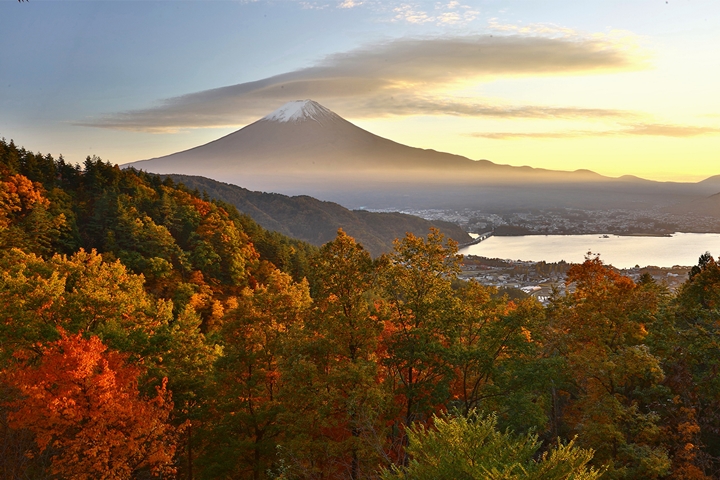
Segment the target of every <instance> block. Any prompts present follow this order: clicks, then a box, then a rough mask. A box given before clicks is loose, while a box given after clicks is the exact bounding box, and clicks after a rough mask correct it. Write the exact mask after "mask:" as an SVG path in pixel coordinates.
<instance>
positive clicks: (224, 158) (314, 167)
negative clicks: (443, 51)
mask: <svg viewBox="0 0 720 480" xmlns="http://www.w3.org/2000/svg"><path fill="white" fill-rule="evenodd" d="M126 166H128V167H135V168H138V169H142V170H145V171H148V172H153V173H161V174H162V173H179V174H186V175H201V176H204V177H210V178H213V179H216V180H220V181H225V182H229V183H233V184H236V185H240V186H243V187H245V188H249V189H251V190H264V191H271V192H278V193H285V194H292V195H297V194H307V195H313V196H316V197H319V198H322V199H327V200H334V201H339V202H340V203H343V202H346V205H349V204H351V203H354V204H356V205H362V206H370V205H373V204H377V205H378V206H380V205H381V204H383V200H382V199H383V198H385V199H387V198H390V197H391V196H392V197H393V198H395V200H393V202H397V204H398V205H400V202H403V204H407V205H408V206H412V207H413V208H416V207H417V206H418V205H421V204H427V205H430V203H428V199H431V198H432V199H434V200H433V204H439V203H442V204H443V205H446V204H447V202H448V201H449V199H450V198H451V197H452V198H455V197H457V198H460V197H458V195H459V192H461V191H463V192H465V193H464V195H467V196H468V197H469V198H473V199H474V201H475V200H477V201H482V202H483V205H484V206H487V204H488V203H487V202H488V201H490V200H495V199H496V198H497V199H498V204H499V205H500V206H506V205H508V204H511V203H513V202H514V203H518V204H522V205H535V206H537V205H538V204H539V202H540V201H545V200H544V199H548V198H550V197H552V196H553V195H554V197H553V198H556V197H557V198H560V197H562V198H561V200H562V201H565V200H564V199H565V198H566V197H567V198H571V197H572V202H574V203H572V202H570V201H569V200H568V201H567V202H566V203H568V204H572V205H579V203H578V202H579V201H581V200H582V201H585V202H586V203H588V204H592V205H594V204H595V203H593V202H596V201H599V200H598V199H597V198H595V197H592V196H591V195H589V193H588V192H589V189H588V188H589V187H588V185H590V184H598V185H599V184H604V182H606V181H608V180H611V179H609V178H607V177H603V176H601V175H598V174H596V173H593V172H587V171H586V172H582V171H578V172H557V171H551V170H543V169H537V168H530V167H513V166H510V165H498V164H495V163H492V162H490V161H487V160H478V161H473V160H470V159H469V158H466V157H462V156H460V155H453V154H450V153H443V152H437V151H435V150H425V149H422V148H414V147H409V146H407V145H402V144H399V143H397V142H393V141H392V140H388V139H387V138H383V137H379V136H377V135H374V134H372V133H370V132H368V131H366V130H363V129H362V128H360V127H358V126H356V125H353V124H352V123H350V122H348V121H347V120H345V119H344V118H342V117H341V116H340V115H337V114H336V113H334V112H332V111H331V110H330V109H328V108H326V107H324V106H322V105H320V104H319V103H317V102H314V101H312V100H296V101H292V102H289V103H286V104H284V105H283V106H281V107H280V108H278V109H277V110H275V111H273V112H272V113H270V114H269V115H266V116H265V117H263V118H261V119H259V120H258V121H256V122H254V123H251V124H250V125H247V126H246V127H244V128H241V129H240V130H238V131H236V132H233V133H231V134H229V135H226V136H224V137H222V138H219V139H217V140H215V141H212V142H210V143H207V144H205V145H201V146H199V147H195V148H191V149H190V150H185V151H183V152H178V153H173V154H172V155H167V156H164V157H159V158H153V159H150V160H142V161H138V162H133V163H130V164H127V165H126ZM621 183H622V189H627V188H631V189H632V188H635V189H636V190H637V185H636V183H637V182H629V183H628V182H621ZM650 183H653V182H650ZM580 184H582V187H577V185H580ZM543 185H544V186H543ZM551 185H552V188H551V187H550V186H551ZM561 185H567V186H568V187H567V188H566V187H562V188H561ZM520 186H522V187H521V188H520ZM549 188H551V190H552V191H553V192H554V193H552V194H548V193H547V192H548V191H549V190H548V189H549ZM568 188H574V189H575V190H574V191H573V192H574V193H572V194H568V193H567V192H568ZM618 188H620V187H618ZM622 189H621V190H622ZM535 191H537V192H540V193H538V194H537V195H535V194H534V193H533V192H535ZM623 191H624V190H623ZM480 192H482V193H483V195H481V194H480ZM498 192H500V193H498ZM600 194H601V195H600V197H599V198H600V200H602V201H603V202H605V203H607V201H606V200H603V199H605V198H606V197H607V194H606V191H605V190H602V191H600ZM533 195H534V196H533ZM572 195H574V196H572ZM576 197H577V198H576ZM351 198H353V199H355V200H352V201H350V200H348V199H351ZM557 198H556V199H557ZM612 198H616V199H617V201H618V202H625V203H627V201H628V200H627V198H625V197H624V196H623V195H614V196H613V197H612ZM452 201H453V202H455V200H452ZM356 202H357V203H356ZM463 202H465V201H464V200H463ZM433 208H434V207H433Z"/></svg>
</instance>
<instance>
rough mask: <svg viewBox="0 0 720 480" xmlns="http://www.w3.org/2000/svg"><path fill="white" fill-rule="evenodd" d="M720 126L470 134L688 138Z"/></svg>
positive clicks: (495, 137) (642, 125) (713, 131)
mask: <svg viewBox="0 0 720 480" xmlns="http://www.w3.org/2000/svg"><path fill="white" fill-rule="evenodd" d="M718 134H720V128H718V127H706V126H697V125H669V124H664V123H636V124H629V125H625V126H623V127H622V128H618V129H613V130H568V131H560V132H476V133H471V134H470V136H472V137H477V138H489V139H492V140H526V139H569V138H587V137H628V136H652V137H674V138H688V137H699V136H702V135H718Z"/></svg>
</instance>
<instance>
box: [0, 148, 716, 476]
mask: <svg viewBox="0 0 720 480" xmlns="http://www.w3.org/2000/svg"><path fill="white" fill-rule="evenodd" d="M698 256H699V257H700V259H699V262H698V265H697V266H695V267H693V269H692V272H691V273H690V277H689V278H688V279H687V281H686V282H685V283H684V285H683V286H682V287H681V288H680V289H679V290H678V291H676V292H670V291H669V290H668V289H667V288H666V287H665V286H664V285H662V284H659V283H656V282H655V281H654V280H653V279H652V277H650V276H645V277H643V278H641V279H640V280H639V281H638V282H637V283H636V282H634V281H633V280H631V279H630V278H627V277H624V276H622V275H620V274H619V273H618V272H617V270H615V269H614V268H613V267H612V266H609V265H605V264H604V263H603V262H602V259H601V258H598V257H597V256H592V255H591V256H588V258H587V259H586V261H585V262H584V263H583V264H580V265H575V266H573V267H572V268H570V270H569V272H568V274H567V279H566V282H567V284H568V286H569V288H568V290H567V291H568V293H567V294H562V295H560V294H556V295H555V296H554V297H553V298H552V299H551V301H550V303H549V304H548V305H547V306H543V305H541V304H540V303H538V302H537V301H536V300H535V299H533V298H527V299H521V300H519V299H514V300H511V299H509V298H508V297H507V296H503V295H500V294H499V293H498V292H497V290H495V289H493V288H490V287H484V286H482V285H480V284H478V283H475V282H472V281H469V282H466V281H462V280H460V279H458V278H457V275H458V273H459V271H460V265H461V262H462V257H461V256H460V255H458V252H457V245H456V244H454V243H453V242H452V241H449V240H446V239H445V238H444V237H443V235H442V234H441V233H440V232H439V231H437V230H430V231H429V232H428V233H427V235H426V236H424V237H418V236H414V235H412V234H407V235H406V236H405V237H404V238H401V239H398V240H397V241H396V242H395V246H394V250H393V251H392V252H391V253H389V254H385V255H382V256H378V257H376V258H373V257H371V255H370V254H369V253H368V252H367V251H366V250H365V249H364V248H363V247H362V246H361V245H360V244H358V243H356V242H355V240H354V239H353V238H351V237H350V236H348V235H347V234H345V233H344V232H343V231H342V230H340V231H338V234H337V237H336V238H335V239H334V240H333V241H331V242H329V243H327V244H325V245H324V246H322V247H320V248H317V247H314V246H311V245H309V244H307V243H304V242H301V241H299V240H294V239H291V238H288V237H286V236H283V235H281V234H279V233H276V232H271V231H268V230H265V229H263V228H262V227H260V226H259V225H257V224H256V223H255V222H254V221H253V220H252V219H250V218H249V217H247V216H245V215H243V214H241V213H239V212H238V211H237V209H235V207H233V206H231V205H229V204H225V203H223V202H219V201H215V200H212V199H210V198H209V197H208V195H207V194H204V193H202V192H198V191H196V190H195V191H191V190H189V189H188V188H186V187H185V186H183V185H182V184H176V183H175V182H173V181H172V179H169V178H162V177H159V176H154V175H150V174H147V173H144V172H139V171H135V170H132V169H128V170H121V169H120V168H119V167H117V166H114V165H111V164H109V163H105V162H103V161H102V160H100V159H99V158H95V157H93V158H90V157H89V158H88V159H87V160H86V161H85V163H84V164H83V165H81V166H77V165H71V164H69V163H66V162H65V160H63V158H62V157H60V158H53V157H52V156H51V155H42V154H37V153H32V152H30V151H27V150H25V149H24V148H21V147H18V146H16V145H15V144H14V143H13V142H12V141H11V142H7V141H5V140H4V139H3V140H2V141H1V142H0V266H1V268H0V359H1V363H0V476H2V478H6V479H131V478H133V479H146V478H147V479H150V478H164V479H170V478H178V479H246V478H247V479H271V478H274V479H285V480H290V479H308V480H309V479H318V480H319V479H352V480H358V479H381V478H382V479H384V480H390V479H428V480H429V479H448V480H450V479H547V480H553V479H575V480H591V479H596V478H602V479H664V478H668V479H678V480H680V479H682V480H690V479H694V480H695V479H696V480H700V479H712V478H720V355H719V353H718V352H719V351H718V347H719V341H720V266H718V264H716V262H715V260H714V259H713V257H712V256H710V255H709V254H703V252H698Z"/></svg>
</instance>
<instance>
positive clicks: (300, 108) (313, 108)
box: [261, 100, 340, 123]
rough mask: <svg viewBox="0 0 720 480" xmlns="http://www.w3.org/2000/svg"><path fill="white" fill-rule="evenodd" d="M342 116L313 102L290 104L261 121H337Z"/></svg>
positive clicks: (297, 101)
mask: <svg viewBox="0 0 720 480" xmlns="http://www.w3.org/2000/svg"><path fill="white" fill-rule="evenodd" d="M339 118H340V116H339V115H337V114H336V113H334V112H332V111H331V110H328V109H327V108H325V107H323V106H322V105H320V104H319V103H317V102H315V101H313V100H295V101H292V102H288V103H286V104H285V105H283V106H282V107H280V108H278V109H277V110H275V111H274V112H272V113H270V114H269V115H266V116H265V117H263V118H262V119H261V120H266V121H271V122H280V123H283V122H298V121H304V120H315V121H318V122H322V121H323V120H337V119H339Z"/></svg>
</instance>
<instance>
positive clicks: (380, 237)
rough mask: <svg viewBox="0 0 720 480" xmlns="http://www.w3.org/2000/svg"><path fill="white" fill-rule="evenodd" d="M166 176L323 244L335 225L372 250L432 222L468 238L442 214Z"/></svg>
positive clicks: (450, 235)
mask: <svg viewBox="0 0 720 480" xmlns="http://www.w3.org/2000/svg"><path fill="white" fill-rule="evenodd" d="M169 177H170V178H172V179H173V180H175V181H176V182H181V183H183V184H185V185H186V186H188V187H191V188H194V189H198V190H200V191H203V192H207V193H208V195H210V197H212V198H216V199H218V200H222V201H225V202H227V203H230V204H232V205H234V206H235V207H237V209H238V210H240V211H241V212H243V213H245V214H247V215H249V216H250V217H252V219H253V220H255V221H256V222H257V223H259V224H260V225H262V226H263V227H265V228H267V229H268V230H272V231H276V232H280V233H283V234H285V235H288V236H290V237H293V238H299V239H301V240H304V241H306V242H309V243H311V244H313V245H318V246H319V245H323V244H324V243H327V242H329V241H330V240H332V239H333V238H335V234H336V233H337V230H338V228H342V229H343V230H344V231H345V232H346V233H347V234H348V235H350V236H352V237H353V238H354V239H355V240H356V241H357V242H359V243H362V245H363V247H365V249H366V250H368V251H369V252H370V254H371V255H373V256H379V255H381V254H383V253H389V252H390V251H392V249H393V240H395V239H396V238H398V237H402V236H404V235H405V233H407V232H412V233H413V234H415V235H424V234H425V233H427V231H428V230H429V229H430V228H432V227H435V228H437V229H439V230H440V231H441V232H442V233H443V235H445V236H446V237H448V238H452V239H453V240H455V241H456V242H458V243H461V244H462V243H467V242H470V241H472V238H471V237H470V235H468V234H467V232H465V231H464V230H463V229H462V228H460V227H459V226H458V225H455V224H454V223H450V222H444V221H442V220H434V221H429V220H425V219H423V218H420V217H415V216H413V215H407V214H404V213H398V212H369V211H366V210H348V209H347V208H345V207H343V206H341V205H338V204H337V203H333V202H323V201H320V200H318V199H316V198H313V197H309V196H306V195H302V196H295V197H289V196H287V195H281V194H279V193H266V192H253V191H250V190H248V189H246V188H242V187H238V186H237V185H231V184H228V183H223V182H218V181H216V180H212V179H210V178H205V177H196V176H191V175H169Z"/></svg>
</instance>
